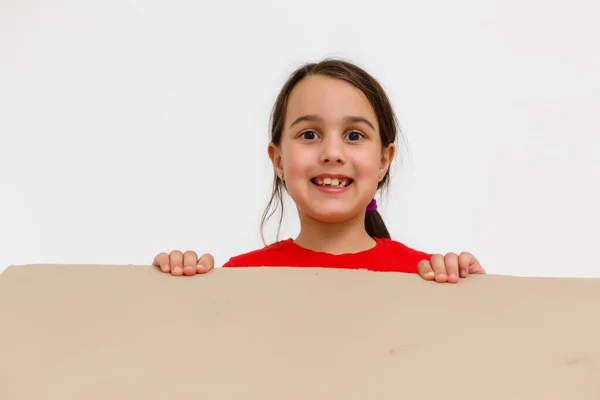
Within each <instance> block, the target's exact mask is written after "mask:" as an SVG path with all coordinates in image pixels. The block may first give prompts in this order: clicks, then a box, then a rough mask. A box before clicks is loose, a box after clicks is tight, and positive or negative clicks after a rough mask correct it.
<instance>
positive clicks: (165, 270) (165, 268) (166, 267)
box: [162, 264, 169, 272]
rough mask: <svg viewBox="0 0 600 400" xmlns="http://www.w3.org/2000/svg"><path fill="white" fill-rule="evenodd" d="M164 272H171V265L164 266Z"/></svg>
mask: <svg viewBox="0 0 600 400" xmlns="http://www.w3.org/2000/svg"><path fill="white" fill-rule="evenodd" d="M162 271H163V272H169V264H167V265H163V268H162Z"/></svg>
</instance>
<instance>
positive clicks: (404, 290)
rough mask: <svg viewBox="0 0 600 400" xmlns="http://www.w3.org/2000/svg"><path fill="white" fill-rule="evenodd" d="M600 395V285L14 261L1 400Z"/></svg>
mask: <svg viewBox="0 0 600 400" xmlns="http://www.w3.org/2000/svg"><path fill="white" fill-rule="evenodd" d="M202 398H207V399H211V400H218V399H261V400H270V399H273V400H275V399H278V400H279V399H400V398H404V399H463V400H470V399H472V400H480V399H503V400H504V399H596V400H598V399H600V279H558V278H516V277H502V276H493V275H486V276H472V277H469V278H468V279H466V280H463V281H461V282H460V283H459V284H456V285H451V284H436V283H432V282H426V281H423V280H422V279H421V278H420V277H418V276H412V275H404V274H396V273H375V272H368V271H347V270H332V269H292V268H263V269H260V268H248V269H216V270H214V271H212V272H211V273H209V274H207V275H204V276H194V277H173V276H170V275H166V274H162V273H161V272H160V271H158V270H157V269H155V268H153V267H148V266H99V265H94V266H91V265H29V266H19V267H15V266H11V267H9V268H7V269H6V270H5V271H4V273H3V274H2V275H0V399H2V400H16V399H19V400H33V399H36V400H37V399H60V400H66V399H202Z"/></svg>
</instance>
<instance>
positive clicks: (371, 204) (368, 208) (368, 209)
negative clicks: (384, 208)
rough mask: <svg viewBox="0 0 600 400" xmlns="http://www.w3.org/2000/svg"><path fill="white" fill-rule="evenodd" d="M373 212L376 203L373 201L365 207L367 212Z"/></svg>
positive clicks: (375, 208)
mask: <svg viewBox="0 0 600 400" xmlns="http://www.w3.org/2000/svg"><path fill="white" fill-rule="evenodd" d="M375 210H377V201H376V200H375V199H373V200H371V202H370V203H369V205H368V206H367V212H370V211H375Z"/></svg>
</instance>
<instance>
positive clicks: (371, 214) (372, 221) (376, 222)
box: [365, 210, 391, 239]
mask: <svg viewBox="0 0 600 400" xmlns="http://www.w3.org/2000/svg"><path fill="white" fill-rule="evenodd" d="M365 228H366V230H367V233H368V234H369V236H371V237H376V238H385V239H391V236H390V233H389V232H388V230H387V227H386V226H385V223H384V222H383V218H381V215H380V214H379V212H378V211H377V210H372V211H367V212H366V213H365Z"/></svg>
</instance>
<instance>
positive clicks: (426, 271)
mask: <svg viewBox="0 0 600 400" xmlns="http://www.w3.org/2000/svg"><path fill="white" fill-rule="evenodd" d="M417 270H418V272H419V275H421V278H423V279H425V280H428V281H430V280H432V279H433V278H435V272H433V268H432V267H431V263H430V262H429V260H421V261H419V264H417Z"/></svg>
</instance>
